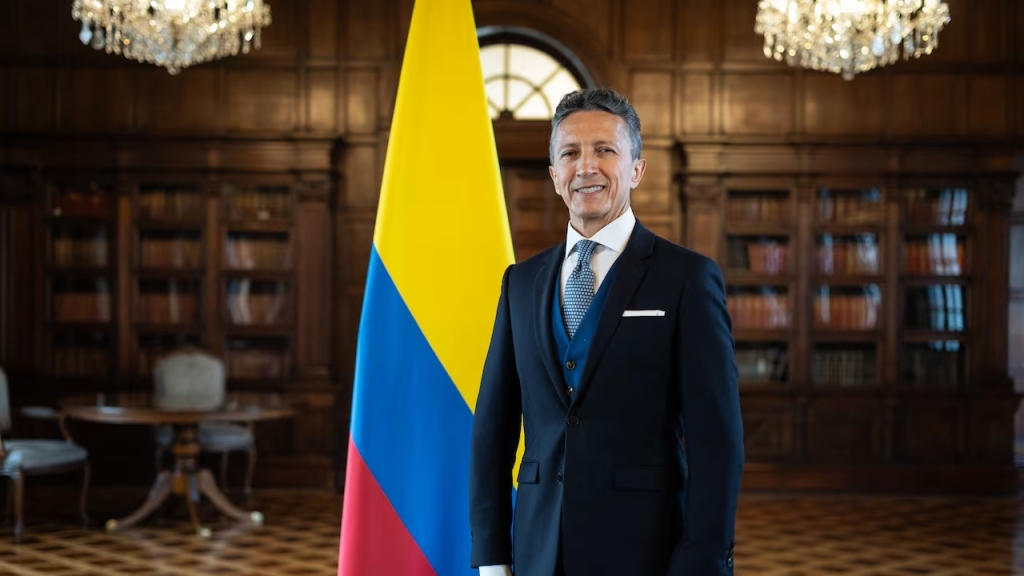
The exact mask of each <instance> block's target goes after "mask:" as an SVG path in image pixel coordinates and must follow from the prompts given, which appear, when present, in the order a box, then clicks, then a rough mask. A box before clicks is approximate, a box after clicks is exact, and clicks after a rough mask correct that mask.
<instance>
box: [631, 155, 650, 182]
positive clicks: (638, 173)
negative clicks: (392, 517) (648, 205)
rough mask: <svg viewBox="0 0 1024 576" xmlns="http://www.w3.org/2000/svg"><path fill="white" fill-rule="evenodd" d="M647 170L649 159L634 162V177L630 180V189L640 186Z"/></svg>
mask: <svg viewBox="0 0 1024 576" xmlns="http://www.w3.org/2000/svg"><path fill="white" fill-rule="evenodd" d="M646 170H647V159H646V158H640V159H638V160H636V161H634V162H633V177H632V178H630V179H629V185H630V188H636V187H637V186H639V185H640V180H641V179H643V177H644V172H645V171H646Z"/></svg>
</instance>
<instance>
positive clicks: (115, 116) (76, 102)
mask: <svg viewBox="0 0 1024 576" xmlns="http://www.w3.org/2000/svg"><path fill="white" fill-rule="evenodd" d="M60 99H61V104H62V106H61V128H64V129H67V130H69V131H73V132H93V133H101V134H103V133H124V132H128V131H130V130H131V129H132V127H133V126H134V116H135V113H134V108H135V102H136V98H135V93H134V82H133V80H132V76H131V72H130V71H129V69H128V68H70V69H66V70H64V71H63V73H62V83H61V88H60Z"/></svg>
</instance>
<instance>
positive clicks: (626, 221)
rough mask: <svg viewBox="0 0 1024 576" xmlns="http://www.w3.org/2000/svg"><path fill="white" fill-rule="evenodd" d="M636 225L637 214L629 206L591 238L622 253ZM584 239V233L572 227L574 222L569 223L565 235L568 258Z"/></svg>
mask: <svg viewBox="0 0 1024 576" xmlns="http://www.w3.org/2000/svg"><path fill="white" fill-rule="evenodd" d="M635 225H636V216H634V215H633V209H632V208H630V207H629V206H627V207H626V211H625V212H623V213H622V215H621V216H619V217H618V218H616V219H615V220H612V221H611V222H609V223H608V224H607V225H606V226H605V227H604V228H601V229H600V230H598V231H597V233H596V234H594V235H593V236H591V237H590V240H593V241H594V242H597V243H598V244H600V245H601V246H604V247H605V248H607V249H609V250H614V251H615V252H618V253H620V254H621V253H622V251H623V250H624V249H625V248H626V243H628V242H629V237H630V236H631V235H632V234H633V227H634V226H635ZM583 239H584V238H583V235H582V234H580V233H579V232H577V231H576V229H575V228H573V227H572V223H569V225H568V231H567V232H566V236H565V257H566V258H568V257H569V254H571V253H572V250H573V248H575V247H576V243H577V242H579V241H580V240H583Z"/></svg>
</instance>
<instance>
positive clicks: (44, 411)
mask: <svg viewBox="0 0 1024 576" xmlns="http://www.w3.org/2000/svg"><path fill="white" fill-rule="evenodd" d="M32 416H34V417H37V418H39V417H42V418H48V419H53V420H56V421H57V423H58V425H59V427H60V432H61V435H62V436H63V437H64V439H63V440H43V439H31V440H29V439H26V440H20V439H19V440H14V439H10V440H9V439H6V438H4V436H3V433H4V432H7V431H9V430H10V429H11V427H12V420H11V404H10V396H9V395H8V389H7V376H6V374H4V371H3V370H2V369H0V476H6V477H8V478H10V479H11V486H10V489H9V490H8V492H7V505H8V514H10V506H11V504H12V501H13V504H14V537H15V538H21V535H22V532H23V531H24V513H23V512H24V495H25V477H26V476H36V475H43V474H61V473H66V472H73V471H76V470H81V471H82V492H81V495H80V497H79V502H78V512H79V515H80V516H81V519H82V523H83V524H88V523H89V517H88V516H86V513H85V501H86V494H87V493H88V491H89V454H88V452H86V450H85V448H82V447H81V446H79V445H78V444H75V443H74V441H73V440H72V439H71V436H70V435H68V431H67V428H66V427H65V425H64V416H63V415H62V414H60V413H59V412H55V411H53V410H50V409H48V408H36V409H34V413H33V414H32Z"/></svg>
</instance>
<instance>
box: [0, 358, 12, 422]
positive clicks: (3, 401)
mask: <svg viewBox="0 0 1024 576" xmlns="http://www.w3.org/2000/svg"><path fill="white" fill-rule="evenodd" d="M10 429H11V397H10V396H9V395H8V393H7V375H6V374H4V369H3V368H0V432H6V431H8V430H10Z"/></svg>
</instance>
